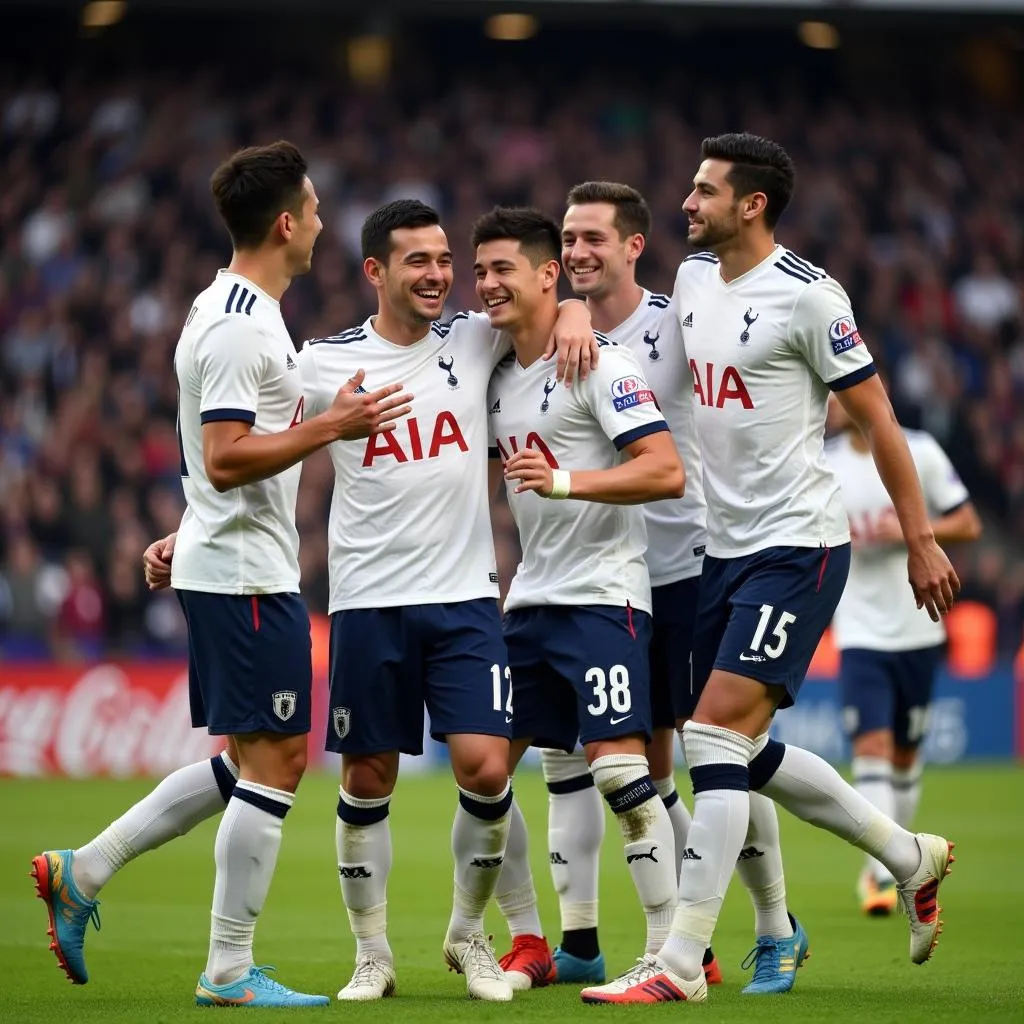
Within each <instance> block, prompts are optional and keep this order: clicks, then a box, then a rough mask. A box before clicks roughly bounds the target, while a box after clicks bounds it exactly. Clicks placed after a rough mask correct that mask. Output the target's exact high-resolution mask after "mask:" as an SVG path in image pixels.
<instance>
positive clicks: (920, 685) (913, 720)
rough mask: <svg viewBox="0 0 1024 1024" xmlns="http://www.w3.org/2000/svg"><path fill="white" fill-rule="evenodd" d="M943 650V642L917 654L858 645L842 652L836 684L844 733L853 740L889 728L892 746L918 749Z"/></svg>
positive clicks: (920, 650) (925, 648)
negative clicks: (841, 702)
mask: <svg viewBox="0 0 1024 1024" xmlns="http://www.w3.org/2000/svg"><path fill="white" fill-rule="evenodd" d="M942 652H943V645H942V644H939V645H938V646H937V647H921V648H918V649H917V650H915V651H868V650H864V649H863V648H858V647H851V648H849V649H847V650H845V651H843V652H842V656H841V657H842V660H841V662H840V666H839V686H840V689H841V691H842V695H843V722H844V724H845V725H846V731H847V733H849V735H850V736H851V737H854V738H855V737H857V736H861V735H863V734H864V733H866V732H874V731H875V730H876V729H891V730H892V732H893V734H894V736H895V739H896V746H898V747H905V748H913V747H916V746H918V744H920V743H921V741H922V740H923V739H924V735H925V732H927V730H928V708H929V706H930V705H931V702H932V690H933V689H934V686H935V673H936V672H937V671H938V668H939V662H940V661H941V659H942Z"/></svg>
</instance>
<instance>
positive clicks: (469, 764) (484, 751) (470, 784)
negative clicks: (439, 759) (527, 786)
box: [452, 745, 509, 796]
mask: <svg viewBox="0 0 1024 1024" xmlns="http://www.w3.org/2000/svg"><path fill="white" fill-rule="evenodd" d="M508 763H509V758H508V750H507V748H503V747H499V746H497V745H495V746H494V747H493V748H492V747H490V746H487V747H484V748H478V749H476V750H474V751H472V752H465V753H463V754H462V755H461V756H460V758H459V760H458V761H457V762H454V761H453V763H452V768H453V770H454V772H455V781H456V782H458V784H459V786H461V787H462V789H464V790H467V791H468V792H470V793H479V794H480V795H481V796H498V795H499V794H500V793H503V792H504V791H505V787H506V786H507V785H508Z"/></svg>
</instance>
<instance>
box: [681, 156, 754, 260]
mask: <svg viewBox="0 0 1024 1024" xmlns="http://www.w3.org/2000/svg"><path fill="white" fill-rule="evenodd" d="M731 169H732V164H731V163H729V162H728V161H726V160H705V161H703V163H701V165H700V167H699V168H698V170H697V173H696V174H695V175H694V178H693V191H692V192H691V193H690V194H689V195H688V196H687V197H686V201H685V202H684V203H683V212H684V213H685V214H686V216H687V218H688V219H689V222H690V226H689V229H688V230H687V232H686V240H687V241H688V242H689V243H690V245H692V246H695V247H697V248H701V249H714V248H715V247H716V246H720V245H725V244H727V243H728V242H730V241H732V240H733V239H734V238H735V237H736V236H737V235H738V234H739V232H740V226H741V224H742V222H743V216H742V210H741V206H740V202H739V199H738V197H737V196H736V193H735V190H734V189H733V187H732V185H731V184H730V182H729V180H728V174H729V171H730V170H731Z"/></svg>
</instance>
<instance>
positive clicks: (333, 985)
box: [0, 766, 1024, 1024]
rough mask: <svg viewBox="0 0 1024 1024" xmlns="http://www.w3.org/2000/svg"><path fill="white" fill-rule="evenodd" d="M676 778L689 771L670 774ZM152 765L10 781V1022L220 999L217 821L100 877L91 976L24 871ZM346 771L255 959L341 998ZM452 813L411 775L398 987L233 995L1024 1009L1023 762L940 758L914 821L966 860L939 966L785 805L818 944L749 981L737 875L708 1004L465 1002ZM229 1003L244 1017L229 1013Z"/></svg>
mask: <svg viewBox="0 0 1024 1024" xmlns="http://www.w3.org/2000/svg"><path fill="white" fill-rule="evenodd" d="M680 781H681V782H683V783H684V785H685V779H683V778H681V779H680ZM149 786H150V783H148V782H145V781H142V782H139V781H131V782H114V781H82V782H78V781H64V780H61V781H34V780H33V781H12V780H3V781H0V920H2V922H3V927H2V929H0V963H2V966H3V970H2V972H0V1022H3V1024H31V1022H48V1024H50V1022H64V1021H75V1022H76V1024H91V1022H97V1024H98V1022H103V1024H122V1022H129V1021H132V1022H137V1021H145V1022H146V1024H164V1022H176V1021H184V1020H194V1019H195V1018H196V1016H197V1015H202V1014H205V1013H209V1012H213V1011H208V1010H200V1009H198V1008H196V1007H195V1006H194V1005H193V1003H192V993H193V990H194V987H195V983H196V979H197V977H198V975H199V972H200V970H201V969H202V967H203V965H204V963H205V958H206V936H207V931H208V925H209V904H210V896H211V893H212V887H213V853H212V851H213V836H214V832H215V829H216V822H215V821H211V822H206V823H205V824H204V825H202V826H200V827H199V828H197V829H196V830H195V831H194V832H193V833H191V834H190V835H188V836H186V837H184V838H182V839H178V840H176V841H174V842H172V843H169V844H168V845H167V846H165V847H163V848H162V849H160V850H157V851H155V852H153V853H151V854H149V855H147V856H145V857H143V858H142V859H140V860H139V861H136V862H135V863H133V864H130V865H128V866H127V867H126V868H125V869H124V870H123V871H122V872H121V873H120V874H119V875H118V876H117V877H116V878H115V879H114V880H113V881H112V882H111V883H110V885H108V886H107V888H106V889H105V890H104V892H103V893H102V894H101V896H102V900H103V906H102V908H101V914H102V917H103V928H102V931H100V932H98V933H97V932H94V931H92V930H91V929H90V933H89V935H88V938H87V945H86V952H87V958H88V965H89V970H90V974H91V981H90V982H89V984H88V985H86V986H84V987H73V986H71V985H70V984H69V983H68V982H67V981H65V979H64V976H63V974H62V973H61V972H60V971H59V969H58V968H57V966H56V961H55V959H54V957H53V954H52V953H50V952H49V951H48V950H47V942H48V940H47V937H46V912H45V908H44V907H43V905H42V903H41V902H39V901H38V900H36V899H35V898H34V895H33V887H32V881H31V879H29V878H28V869H29V862H30V859H31V857H32V856H33V855H34V854H36V853H38V852H39V851H40V850H42V849H44V848H47V847H61V846H72V847H73V846H77V845H80V844H82V843H83V842H85V841H87V840H88V839H89V838H91V837H92V835H93V834H94V833H95V832H97V831H98V830H99V829H100V828H102V827H103V826H105V825H106V824H107V822H108V821H110V820H112V819H113V818H115V817H116V816H117V815H118V814H119V813H120V811H121V810H122V809H123V808H125V807H127V806H128V805H129V804H130V803H131V802H132V801H133V800H135V799H137V798H138V797H139V796H141V795H142V794H143V793H145V792H146V791H147V789H148V788H149ZM516 791H517V794H518V796H519V800H520V802H521V804H522V806H523V810H524V812H525V814H526V817H527V820H528V822H529V823H530V825H531V832H532V838H533V850H532V854H533V863H534V871H535V873H536V880H537V887H538V891H539V894H540V900H541V911H542V915H543V920H544V922H545V925H546V928H547V931H548V936H549V938H550V939H551V941H552V944H554V943H555V942H557V940H558V913H557V903H556V900H555V897H554V894H553V891H552V889H551V883H550V878H549V875H548V868H547V864H546V838H545V837H546V813H547V800H546V793H545V791H544V787H543V783H542V781H541V779H540V776H539V774H533V773H524V774H522V775H521V776H520V777H518V778H517V780H516ZM336 803H337V789H336V782H335V780H334V779H333V778H331V777H329V776H326V775H317V776H311V777H309V778H307V779H306V780H305V781H304V783H303V786H302V788H301V790H300V792H299V799H298V801H297V803H296V806H295V808H294V810H293V811H292V812H291V814H290V815H289V816H288V819H287V822H286V824H285V835H284V843H283V846H282V850H281V857H280V860H279V862H278V868H277V874H276V876H275V879H274V884H273V887H272V889H271V892H270V898H269V900H268V903H267V906H266V909H265V911H264V913H263V915H262V917H261V919H260V923H259V926H258V929H257V933H256V954H257V961H258V962H260V963H269V964H275V965H277V967H278V968H279V975H278V976H279V977H280V979H281V980H282V981H284V982H285V983H286V984H288V985H291V986H293V987H295V988H300V989H303V990H305V991H309V992H323V993H329V994H331V995H333V994H334V993H335V992H337V990H338V989H339V988H340V987H341V986H342V984H344V983H345V982H346V981H347V980H348V978H349V976H350V973H351V969H352V956H353V950H354V944H353V941H352V939H351V937H350V935H349V931H348V923H347V919H346V916H345V912H344V908H343V906H342V903H341V896H340V892H339V888H338V881H337V869H336V867H335V857H334V810H335V805H336ZM454 808H455V791H454V787H453V784H452V782H451V779H450V778H449V777H448V776H447V775H445V774H442V773H437V774H433V775H429V776H419V777H417V776H407V777H406V778H404V779H403V780H401V781H400V782H399V786H398V790H397V792H396V795H395V799H394V801H393V803H392V829H393V836H394V849H395V867H394V872H393V874H392V878H391V883H390V889H389V913H390V934H391V942H392V946H393V949H394V952H395V958H396V969H397V973H398V996H397V998H395V999H389V1000H385V1001H383V1002H380V1003H375V1004H368V1005H362V1004H351V1003H350V1004H344V1005H341V1004H338V1003H337V1002H335V1003H333V1004H332V1006H330V1007H327V1008H324V1009H322V1010H321V1009H309V1010H298V1011H296V1010H291V1011H265V1010H260V1011H245V1010H240V1011H238V1012H239V1013H240V1014H242V1015H245V1014H246V1013H247V1012H252V1013H254V1014H255V1015H256V1016H257V1017H258V1018H259V1020H260V1022H261V1024H264V1022H266V1024H273V1022H276V1021H279V1020H281V1021H283V1020H295V1019H296V1018H298V1017H306V1016H308V1017H322V1018H323V1019H325V1020H326V1019H338V1018H342V1017H343V1018H344V1020H345V1021H346V1022H362V1021H384V1020H394V1019H396V1018H397V1019H401V1020H403V1021H444V1022H446V1024H448V1022H454V1021H461V1020H466V1021H469V1020H473V1021H492V1020H499V1019H500V1020H530V1021H534V1020H537V1021H543V1020H550V1021H556V1020H557V1021H569V1022H572V1021H575V1020H577V1019H581V1018H586V1017H593V1016H595V1015H596V1016H601V1017H602V1018H604V1017H613V1016H625V1017H629V1018H631V1019H639V1018H640V1017H642V1016H644V1015H645V1014H646V1015H654V1016H657V1017H660V1018H665V1017H666V1015H668V1014H672V1015H684V1016H685V1015H688V1014H694V1015H696V1017H697V1019H699V1020H700V1021H702V1022H705V1024H711V1022H713V1021H714V1022H718V1021H723V1022H734V1021H735V1022H737V1024H739V1022H744V1024H745V1022H747V1021H748V1020H750V1019H752V1018H756V1020H757V1021H758V1024H772V1022H774V1021H786V1022H787V1024H790V1022H800V1021H807V1022H822V1021H829V1022H830V1024H841V1022H845V1021H851V1022H853V1021H857V1022H858V1024H862V1022H872V1024H885V1022H889V1021H891V1022H893V1024H905V1022H910V1021H918V1020H920V1021H928V1022H930V1024H939V1022H942V1021H949V1022H951V1024H952V1022H956V1024H962V1022H963V1021H964V1020H965V1019H966V1020H983V1021H1016V1022H1021V1021H1024V963H1022V961H1024V941H1022V938H1021V922H1022V921H1024V868H1022V851H1024V769H1021V768H1019V767H1013V766H1000V767H971V768H956V769H932V770H929V771H928V772H927V773H926V776H925V793H924V800H923V802H922V807H921V812H920V815H919V822H918V827H919V828H921V829H925V830H929V831H937V832H942V833H943V834H944V835H947V836H949V837H950V838H951V839H953V840H955V841H956V842H957V844H958V845H957V851H956V853H957V862H956V866H955V869H954V871H953V874H952V875H951V877H950V878H949V880H948V881H947V883H946V885H945V886H944V888H943V890H942V900H941V902H942V904H943V906H944V908H945V912H944V914H943V917H944V919H945V921H946V931H945V933H944V935H943V937H942V941H941V943H940V945H939V948H938V950H937V952H936V954H935V957H934V958H933V960H932V961H931V962H929V963H928V964H926V965H924V966H922V967H914V966H913V965H911V963H910V961H909V959H908V958H907V925H906V921H905V920H904V919H903V918H901V917H894V918H891V919H883V920H878V919H873V920H868V919H866V918H863V917H861V916H860V914H859V913H858V909H857V904H856V901H855V898H854V883H855V879H856V874H857V871H858V869H859V866H860V862H861V855H860V854H859V853H858V852H857V851H855V850H852V849H850V848H848V847H846V846H845V845H844V844H843V843H841V842H839V841H838V840H835V839H833V838H832V837H831V836H829V835H826V834H825V833H823V832H819V831H818V830H816V829H813V828H810V827H809V826H806V825H803V824H802V823H800V822H797V821H795V820H794V819H792V818H791V817H789V816H788V815H787V814H785V812H780V817H781V819H782V831H783V845H784V850H785V859H786V874H787V882H788V887H789V899H790V907H791V908H792V909H793V911H794V912H795V913H796V914H797V915H798V916H799V917H800V919H801V921H802V922H803V924H804V926H805V927H806V928H807V931H808V933H809V934H810V937H811V950H812V953H813V956H812V957H811V959H810V961H809V962H808V963H807V965H806V966H805V967H804V968H803V969H802V970H801V971H800V974H799V978H798V981H797V985H796V988H795V989H794V991H793V992H792V993H790V994H789V995H787V996H775V997H767V998H763V997H762V998H758V999H753V998H751V997H744V996H741V995H740V988H741V987H742V985H743V984H744V982H745V979H746V978H747V975H745V974H744V973H743V972H742V971H741V970H740V968H739V963H740V960H741V959H742V958H743V956H744V955H745V954H746V953H747V952H748V950H749V949H750V947H751V945H752V944H753V936H752V916H751V911H750V908H749V906H748V903H747V899H746V896H745V893H744V891H743V889H742V886H741V885H740V884H739V883H738V882H734V884H733V886H732V888H731V889H730V892H729V898H728V900H727V901H726V905H725V911H724V913H723V916H722V920H721V923H720V925H719V930H718V932H717V934H716V936H715V943H714V945H715V951H716V953H717V954H718V957H719V960H720V962H721V963H722V967H723V970H724V972H725V984H724V985H722V986H720V987H716V988H714V989H712V990H711V994H710V1001H709V1002H708V1003H707V1004H706V1005H704V1006H694V1007H686V1006H682V1005H681V1004H678V1003H677V1004H669V1005H666V1006H660V1007H649V1008H648V1007H619V1008H614V1007H592V1006H584V1005H583V1004H582V1003H580V1001H579V997H578V993H577V991H576V990H575V989H574V988H572V987H566V986H562V987H558V988H548V989H541V990H539V991H536V992H527V993H523V994H521V995H517V996H516V999H515V1000H514V1001H513V1002H512V1003H511V1004H500V1005H494V1004H482V1003H476V1002H470V1001H469V1000H468V999H467V998H466V994H465V984H464V980H463V979H462V978H461V977H459V976H458V975H455V974H451V973H448V972H447V971H446V970H445V967H444V964H443V962H442V958H441V940H442V938H443V937H444V931H445V925H446V924H447V920H448V913H449V909H450V899H451V877H452V869H451V864H450V857H449V848H448V844H449V829H450V825H451V818H452V814H453V811H454ZM619 850H620V848H619V837H618V832H617V829H616V827H615V825H614V822H612V821H611V820H609V822H608V833H607V838H606V840H605V847H604V851H603V861H602V888H601V899H602V904H601V939H602V947H603V950H604V953H605V956H606V958H607V960H608V966H609V970H610V971H611V972H614V973H618V972H619V971H621V970H622V969H624V968H626V967H627V966H629V964H630V963H631V961H632V958H633V957H635V956H637V955H638V954H639V953H640V952H641V951H642V944H643V918H642V914H641V912H640V910H639V908H638V907H637V905H636V901H635V897H634V893H633V889H632V886H631V884H630V881H629V875H628V873H627V871H626V867H625V864H624V863H623V858H622V856H621V853H620V852H619ZM489 926H490V929H491V930H492V931H493V932H494V933H495V935H496V936H497V937H498V939H497V942H496V945H497V947H498V950H499V953H501V952H504V950H505V949H507V946H508V943H507V941H506V938H505V936H506V934H507V933H506V932H505V929H504V926H503V924H502V922H501V920H500V917H499V915H498V914H497V912H496V911H495V910H492V912H491V913H490V915H489ZM232 1019H234V1018H232Z"/></svg>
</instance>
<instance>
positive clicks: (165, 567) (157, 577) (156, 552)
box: [142, 532, 178, 590]
mask: <svg viewBox="0 0 1024 1024" xmlns="http://www.w3.org/2000/svg"><path fill="white" fill-rule="evenodd" d="M177 539H178V534H177V533H176V532H175V533H170V534H168V535H167V536H166V537H161V538H160V540H155V541H153V543H152V544H150V545H149V547H148V548H146V550H145V551H144V552H143V553H142V571H143V573H144V574H145V577H146V586H147V587H149V589H150V590H163V589H164V588H165V587H169V586H170V585H171V559H172V558H173V557H174V542H175V541H176V540H177Z"/></svg>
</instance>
